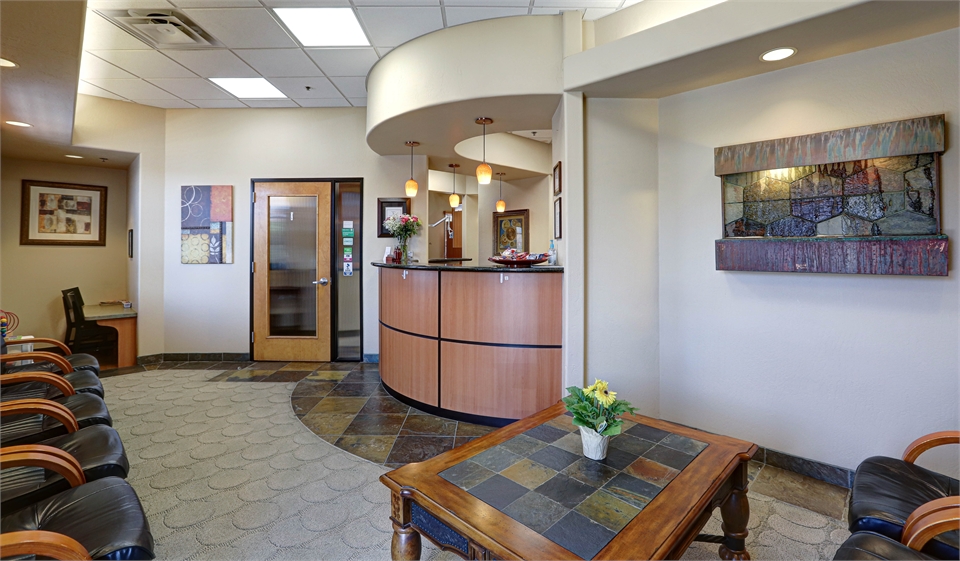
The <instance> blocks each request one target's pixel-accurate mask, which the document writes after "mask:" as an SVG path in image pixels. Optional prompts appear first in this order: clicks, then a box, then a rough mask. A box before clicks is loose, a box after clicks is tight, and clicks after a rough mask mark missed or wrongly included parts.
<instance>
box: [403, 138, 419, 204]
mask: <svg viewBox="0 0 960 561" xmlns="http://www.w3.org/2000/svg"><path fill="white" fill-rule="evenodd" d="M404 145H405V146H409V147H410V179H408V180H407V183H406V185H404V191H406V193H407V196H408V197H416V196H417V190H419V189H420V185H419V184H417V181H416V180H415V179H414V178H413V149H414V148H415V147H417V146H420V143H419V142H416V141H414V140H410V141H408V142H404Z"/></svg>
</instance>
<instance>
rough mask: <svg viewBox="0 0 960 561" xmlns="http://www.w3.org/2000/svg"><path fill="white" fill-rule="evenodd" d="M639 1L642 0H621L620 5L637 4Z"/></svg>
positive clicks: (641, 0)
mask: <svg viewBox="0 0 960 561" xmlns="http://www.w3.org/2000/svg"><path fill="white" fill-rule="evenodd" d="M640 2H643V0H623V6H622V7H623V8H626V7H627V6H633V5H634V4H639V3H640Z"/></svg>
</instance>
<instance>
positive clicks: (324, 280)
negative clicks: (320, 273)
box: [313, 277, 330, 286]
mask: <svg viewBox="0 0 960 561" xmlns="http://www.w3.org/2000/svg"><path fill="white" fill-rule="evenodd" d="M328 282H330V281H328V280H327V277H320V280H315V281H313V284H319V285H320V286H327V283H328Z"/></svg>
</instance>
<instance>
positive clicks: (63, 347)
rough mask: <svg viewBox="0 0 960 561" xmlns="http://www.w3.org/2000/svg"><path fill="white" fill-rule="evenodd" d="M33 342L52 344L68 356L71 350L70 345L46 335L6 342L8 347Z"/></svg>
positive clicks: (31, 343)
mask: <svg viewBox="0 0 960 561" xmlns="http://www.w3.org/2000/svg"><path fill="white" fill-rule="evenodd" d="M35 343H42V344H44V345H53V346H54V347H57V348H59V349H60V350H61V351H63V355H64V356H70V355H72V354H73V352H72V351H71V350H70V347H68V346H66V345H65V344H64V343H63V342H61V341H57V340H56V339H48V338H47V337H34V338H33V339H23V340H20V341H15V342H13V343H10V342H7V346H8V347H19V346H20V345H33V344H35Z"/></svg>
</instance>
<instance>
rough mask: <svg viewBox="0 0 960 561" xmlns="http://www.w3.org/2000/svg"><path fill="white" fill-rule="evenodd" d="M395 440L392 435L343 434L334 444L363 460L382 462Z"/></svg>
mask: <svg viewBox="0 0 960 561" xmlns="http://www.w3.org/2000/svg"><path fill="white" fill-rule="evenodd" d="M395 440H396V437H394V436H367V435H344V436H341V437H340V438H338V439H337V441H336V442H335V443H334V446H336V447H337V448H340V449H341V450H344V451H346V452H349V453H351V454H353V455H355V456H360V457H361V458H363V459H365V460H370V461H371V462H375V463H378V464H382V463H383V462H384V461H386V459H387V455H389V454H390V450H391V449H392V448H393V443H394V441H395Z"/></svg>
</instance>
